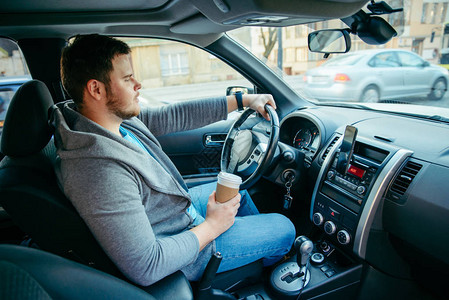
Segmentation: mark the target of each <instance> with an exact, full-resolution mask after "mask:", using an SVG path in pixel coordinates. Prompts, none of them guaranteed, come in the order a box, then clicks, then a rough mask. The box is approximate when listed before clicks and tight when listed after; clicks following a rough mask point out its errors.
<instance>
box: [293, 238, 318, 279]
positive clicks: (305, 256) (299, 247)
mask: <svg viewBox="0 0 449 300" xmlns="http://www.w3.org/2000/svg"><path fill="white" fill-rule="evenodd" d="M293 246H294V247H295V250H296V261H297V263H298V266H299V269H300V270H301V271H302V269H303V267H305V266H306V265H307V262H308V261H309V256H310V253H311V252H312V250H313V243H312V241H311V240H309V238H308V237H306V236H304V235H301V236H298V237H297V238H296V240H295V243H294V244H293Z"/></svg>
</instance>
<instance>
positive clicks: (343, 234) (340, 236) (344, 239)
mask: <svg viewBox="0 0 449 300" xmlns="http://www.w3.org/2000/svg"><path fill="white" fill-rule="evenodd" d="M337 240H338V242H339V243H340V244H342V245H347V244H349V242H351V236H350V235H349V233H348V232H347V231H346V230H344V229H343V230H340V231H339V232H338V233H337Z"/></svg>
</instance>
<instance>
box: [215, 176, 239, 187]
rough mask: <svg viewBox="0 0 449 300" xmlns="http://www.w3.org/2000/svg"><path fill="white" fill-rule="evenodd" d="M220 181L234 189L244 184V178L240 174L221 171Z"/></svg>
mask: <svg viewBox="0 0 449 300" xmlns="http://www.w3.org/2000/svg"><path fill="white" fill-rule="evenodd" d="M217 179H218V183H219V184H221V185H224V186H227V187H230V188H233V189H238V188H239V187H240V185H241V184H242V178H241V177H240V176H238V175H235V174H231V173H226V172H220V173H219V174H218V177H217Z"/></svg>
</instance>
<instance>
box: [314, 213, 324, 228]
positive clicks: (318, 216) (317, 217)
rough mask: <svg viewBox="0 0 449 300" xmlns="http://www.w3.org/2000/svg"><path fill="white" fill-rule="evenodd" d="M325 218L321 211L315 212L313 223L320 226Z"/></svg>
mask: <svg viewBox="0 0 449 300" xmlns="http://www.w3.org/2000/svg"><path fill="white" fill-rule="evenodd" d="M323 221H324V218H323V215H322V214H320V213H318V212H317V213H314V214H313V224H315V225H316V226H320V225H321V224H323Z"/></svg>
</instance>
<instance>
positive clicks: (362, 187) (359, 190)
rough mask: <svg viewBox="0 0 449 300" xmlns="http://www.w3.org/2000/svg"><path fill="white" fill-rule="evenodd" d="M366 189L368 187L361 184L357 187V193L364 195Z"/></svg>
mask: <svg viewBox="0 0 449 300" xmlns="http://www.w3.org/2000/svg"><path fill="white" fill-rule="evenodd" d="M365 191H366V187H364V186H363V185H359V186H358V187H357V194H359V195H363V194H365Z"/></svg>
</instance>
